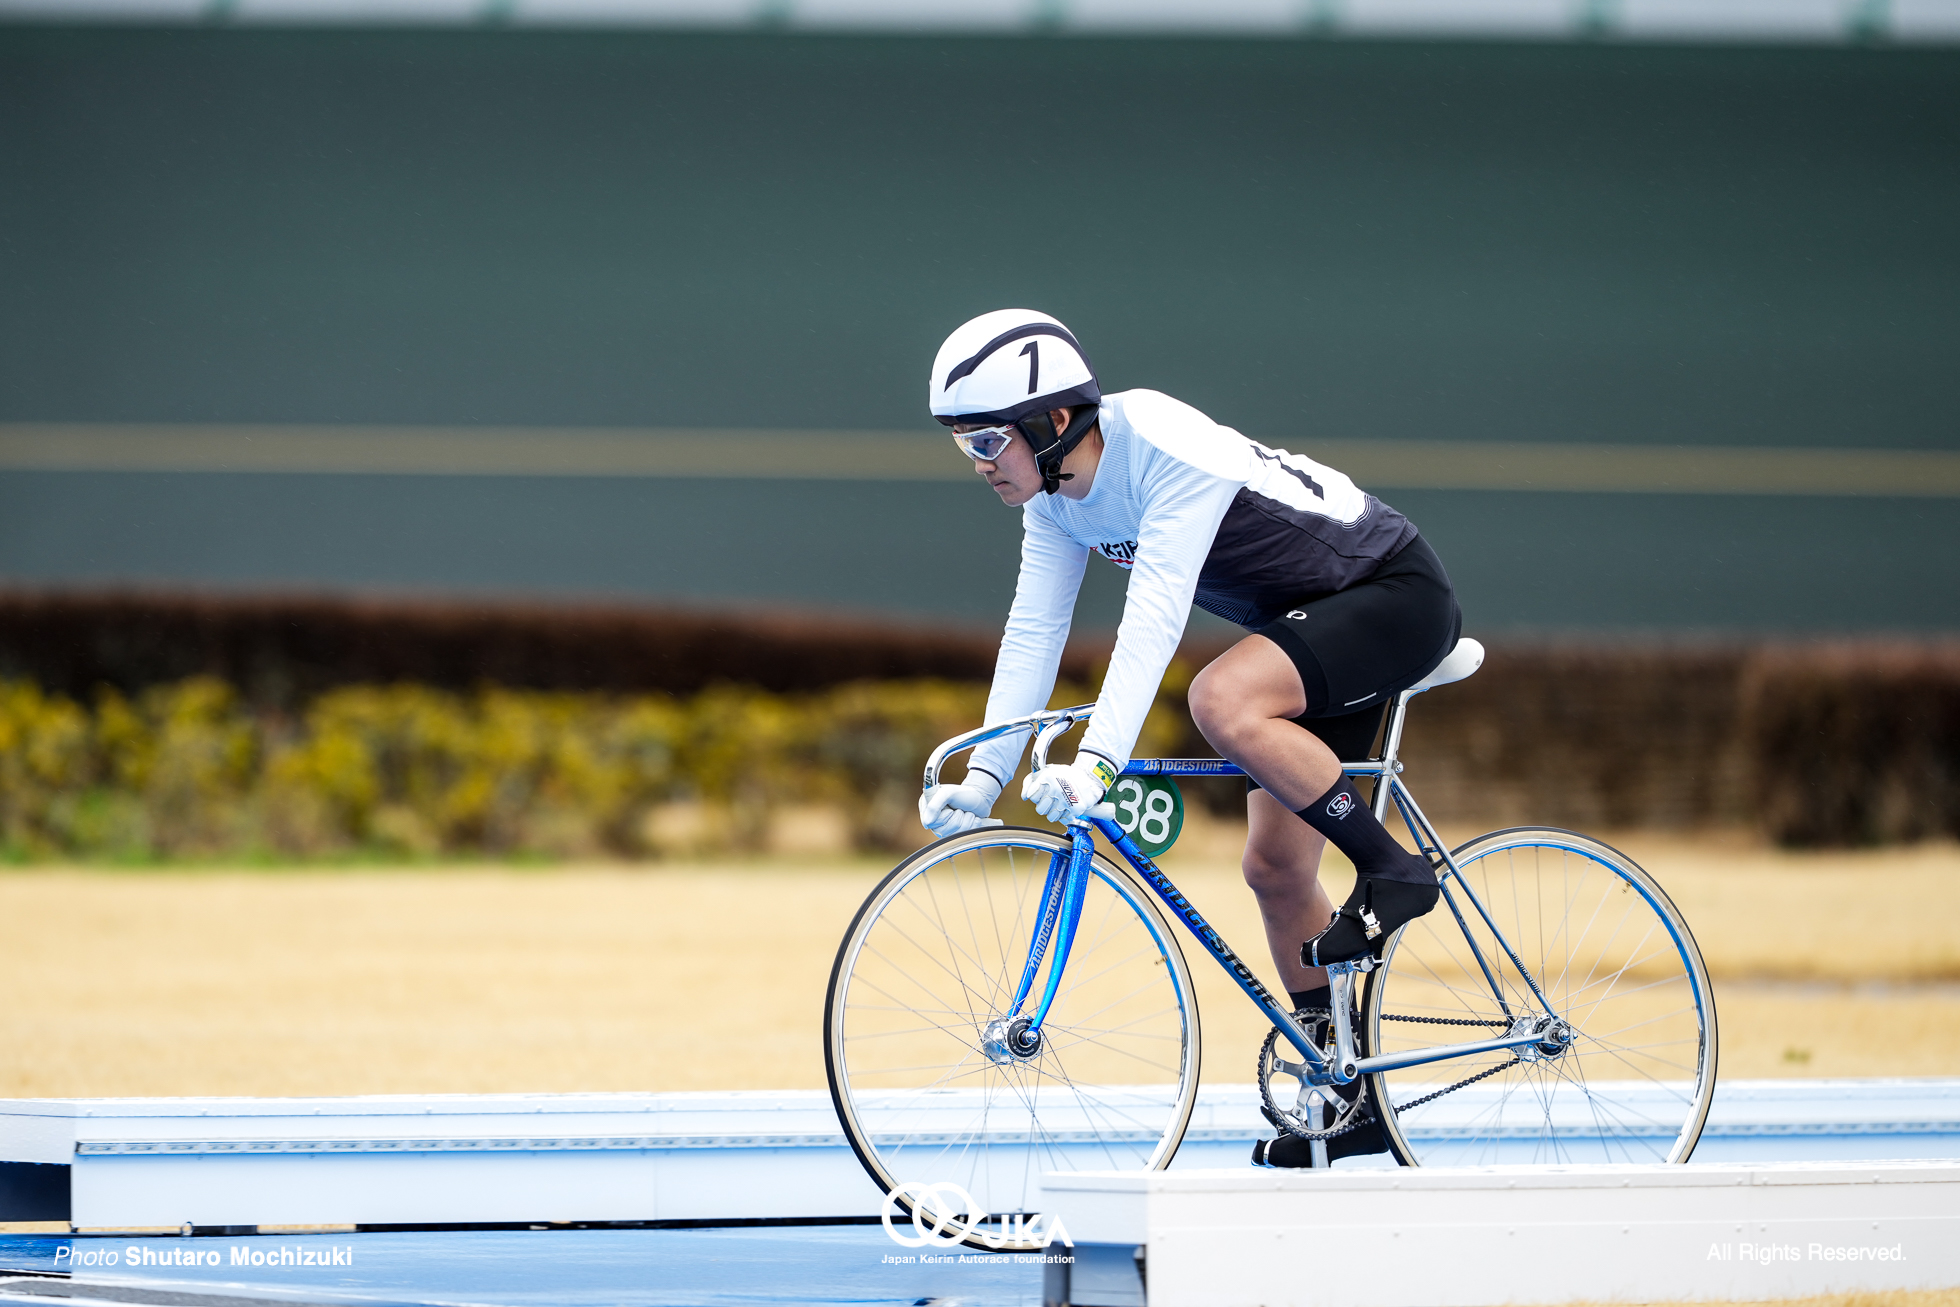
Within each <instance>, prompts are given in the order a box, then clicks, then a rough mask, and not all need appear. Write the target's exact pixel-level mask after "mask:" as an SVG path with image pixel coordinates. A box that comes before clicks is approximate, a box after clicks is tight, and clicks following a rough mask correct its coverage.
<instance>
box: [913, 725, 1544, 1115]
mask: <svg viewBox="0 0 1960 1307" xmlns="http://www.w3.org/2000/svg"><path fill="white" fill-rule="evenodd" d="M1410 697H1411V696H1410V695H1409V693H1408V692H1404V693H1403V694H1401V695H1398V696H1397V697H1396V700H1395V707H1394V714H1393V716H1392V717H1391V719H1390V723H1389V732H1388V737H1387V740H1386V743H1385V746H1384V749H1383V754H1382V758H1381V759H1380V760H1379V761H1369V762H1351V763H1343V764H1342V765H1341V769H1342V771H1343V772H1344V773H1345V774H1346V775H1348V776H1357V777H1373V778H1375V781H1376V786H1375V799H1374V805H1373V806H1374V811H1375V816H1376V818H1377V819H1378V820H1379V819H1382V818H1384V817H1385V816H1386V814H1387V808H1388V804H1389V803H1390V802H1391V801H1392V802H1393V803H1394V804H1395V806H1396V809H1397V811H1398V812H1400V814H1401V815H1402V819H1403V821H1404V822H1405V823H1406V824H1407V825H1408V828H1409V833H1410V834H1411V835H1412V836H1414V838H1415V841H1416V845H1417V847H1418V848H1419V849H1421V850H1422V851H1423V852H1425V853H1431V854H1434V855H1435V856H1436V857H1437V858H1438V859H1439V860H1440V861H1441V864H1442V868H1443V869H1442V871H1441V872H1440V873H1439V876H1438V879H1439V880H1440V882H1441V884H1442V897H1443V900H1444V902H1446V903H1447V904H1448V905H1449V909H1450V912H1451V913H1452V914H1453V915H1454V916H1455V918H1456V921H1457V925H1458V926H1459V928H1461V929H1462V931H1463V937H1464V939H1465V941H1466V942H1467V943H1468V945H1469V948H1470V951H1471V953H1472V955H1473V956H1474V957H1475V958H1476V960H1477V965H1478V966H1479V967H1480V968H1482V970H1483V975H1484V980H1485V983H1487V984H1488V985H1489V986H1490V990H1491V994H1492V996H1493V997H1494V998H1495V999H1496V1001H1497V1003H1498V1006H1499V1010H1500V1011H1502V1012H1503V1013H1504V1015H1505V1016H1506V1017H1507V1018H1509V1017H1514V1016H1515V1014H1514V1013H1513V1012H1512V1011H1511V1007H1510V1005H1509V1004H1508V1003H1507V1002H1506V1000H1505V997H1504V990H1503V986H1502V985H1500V984H1499V983H1498V980H1497V974H1496V971H1495V970H1494V969H1493V967H1492V964H1491V961H1490V959H1489V958H1488V957H1487V956H1486V955H1485V952H1484V950H1483V949H1481V948H1479V947H1478V945H1477V942H1476V938H1475V936H1474V935H1473V934H1472V932H1471V930H1470V928H1469V922H1468V920H1467V919H1466V918H1465V916H1464V912H1463V906H1462V905H1461V904H1460V903H1459V902H1458V899H1459V897H1461V898H1462V899H1464V900H1467V902H1468V903H1469V905H1470V907H1471V908H1472V909H1473V910H1474V912H1475V914H1476V916H1477V917H1478V918H1479V919H1481V920H1482V921H1483V923H1484V925H1485V927H1486V928H1488V929H1489V931H1490V932H1491V936H1492V938H1494V939H1495V940H1496V941H1497V943H1498V945H1499V946H1500V947H1501V948H1502V949H1503V951H1504V954H1505V956H1506V957H1507V958H1508V959H1509V961H1510V962H1511V964H1512V966H1513V967H1514V968H1515V969H1516V971H1517V974H1518V975H1519V976H1520V977H1522V978H1523V980H1524V984H1525V986H1526V987H1527V988H1528V989H1529V990H1530V992H1531V995H1532V997H1533V998H1535V999H1536V1000H1537V1005H1538V1008H1539V1010H1540V1011H1541V1012H1543V1014H1544V1015H1545V1016H1546V1017H1548V1018H1553V1019H1556V1014H1555V1013H1554V1012H1553V1011H1552V1007H1551V1004H1550V1003H1549V1002H1547V1001H1546V999H1545V996H1544V994H1543V993H1541V992H1540V991H1539V988H1538V984H1537V982H1536V981H1535V980H1534V979H1533V978H1532V976H1531V973H1530V970H1529V969H1528V968H1527V967H1526V966H1525V965H1524V963H1523V961H1522V960H1521V959H1519V957H1518V955H1517V952H1516V950H1515V949H1513V948H1512V947H1511V945H1510V943H1509V941H1507V940H1506V939H1505V938H1504V935H1503V932H1501V931H1500V930H1499V929H1498V928H1497V923H1496V921H1495V920H1493V919H1492V917H1491V914H1490V913H1489V911H1488V910H1486V909H1485V907H1484V905H1483V902H1482V901H1481V900H1480V899H1479V898H1478V897H1477V895H1476V892H1475V891H1474V890H1472V889H1471V888H1470V886H1469V884H1468V883H1467V882H1466V881H1465V880H1464V879H1463V876H1462V874H1461V873H1460V871H1459V869H1458V867H1457V865H1456V861H1455V859H1453V858H1452V857H1451V856H1450V853H1449V850H1448V849H1446V848H1444V847H1443V843H1442V840H1441V838H1440V837H1439V836H1437V834H1436V832H1435V828H1434V827H1432V826H1431V825H1430V824H1429V820H1428V818H1426V817H1425V816H1423V814H1422V810H1421V809H1420V808H1418V807H1417V806H1416V803H1415V800H1414V798H1413V797H1411V796H1410V794H1409V792H1408V790H1407V788H1406V787H1405V786H1404V785H1403V784H1402V781H1401V778H1400V775H1399V773H1400V772H1401V770H1402V764H1401V763H1400V762H1398V761H1397V760H1396V757H1395V754H1396V752H1397V750H1398V749H1399V747H1400V744H1401V735H1402V721H1403V717H1404V715H1405V713H1406V710H1407V707H1408V700H1409V698H1410ZM1094 708H1095V705H1094V704H1086V705H1083V706H1081V707H1077V708H1066V709H1061V710H1058V711H1055V712H1046V713H1035V714H1032V715H1030V716H1028V717H1025V718H1021V719H1019V720H1017V721H1013V722H1003V723H1001V724H1000V725H999V726H995V727H990V728H986V729H983V730H980V731H974V732H971V733H970V734H967V735H963V736H960V737H958V738H956V739H953V740H949V741H947V742H946V743H945V744H943V745H941V746H940V747H939V748H938V749H936V750H934V752H933V755H932V757H931V759H930V760H929V761H928V762H927V763H926V772H925V783H926V788H927V789H930V788H932V787H933V786H934V785H936V784H937V783H938V777H939V769H940V768H941V766H943V765H944V763H945V761H946V759H947V758H948V757H950V756H951V755H952V754H953V753H956V752H959V751H961V750H964V749H969V748H972V747H973V746H974V745H977V744H981V743H984V742H985V741H987V740H991V739H996V738H999V737H1000V736H1003V735H1008V734H1012V733H1015V732H1018V731H1024V730H1032V731H1033V732H1034V733H1035V747H1034V765H1035V766H1036V767H1040V766H1043V765H1045V763H1046V760H1047V754H1048V748H1049V746H1050V745H1051V744H1053V743H1054V741H1055V740H1056V739H1057V738H1058V737H1059V736H1060V735H1061V734H1062V733H1063V732H1065V731H1067V730H1068V729H1069V728H1070V727H1072V726H1074V725H1076V724H1077V723H1079V722H1081V721H1084V720H1086V719H1087V718H1088V717H1089V715H1090V714H1091V713H1092V712H1093V711H1094ZM1122 774H1123V775H1125V776H1243V775H1245V772H1244V770H1243V769H1241V768H1240V767H1238V766H1236V765H1235V764H1233V763H1230V762H1227V761H1225V760H1224V759H1223V758H1140V759H1137V760H1135V761H1133V762H1131V763H1130V765H1129V766H1127V767H1125V768H1124V769H1123V772H1122ZM1106 813H1110V810H1109V809H1107V808H1106V807H1105V808H1101V809H1099V810H1091V812H1090V814H1089V816H1088V817H1087V818H1086V819H1077V820H1075V821H1072V822H1070V823H1069V825H1068V831H1069V849H1068V851H1067V852H1066V853H1064V852H1061V851H1059V850H1058V851H1057V852H1056V853H1055V855H1054V857H1053V858H1052V859H1051V860H1050V861H1049V864H1048V875H1047V879H1046V880H1045V881H1044V883H1043V886H1042V898H1041V917H1040V921H1039V924H1038V925H1037V927H1036V929H1035V932H1034V936H1033V939H1032V940H1031V941H1030V942H1029V946H1028V958H1027V962H1026V963H1025V964H1024V965H1023V966H1022V968H1021V978H1020V981H1019V983H1018V984H1016V986H1015V989H1014V1000H1013V1002H1012V1003H1011V1004H1010V1005H1009V1007H1008V1018H1009V1019H1010V1020H1013V1019H1015V1018H1019V1017H1020V1016H1021V1013H1022V1011H1023V1009H1024V1007H1025V1006H1026V1004H1027V1001H1028V997H1029V995H1030V994H1032V993H1033V992H1034V984H1035V978H1036V977H1037V976H1038V975H1039V974H1040V972H1041V967H1042V963H1043V961H1044V960H1045V961H1046V962H1047V963H1048V974H1047V978H1046V980H1045V982H1044V983H1043V985H1042V990H1041V998H1040V1000H1039V1001H1038V1002H1037V1003H1036V1005H1035V1010H1034V1014H1033V1016H1032V1017H1030V1018H1027V1019H1026V1020H1027V1025H1026V1026H1025V1027H1023V1029H1024V1030H1025V1031H1026V1032H1027V1036H1028V1037H1033V1036H1034V1035H1037V1034H1038V1033H1039V1031H1040V1029H1041V1026H1042V1023H1043V1022H1044V1021H1046V1020H1047V1018H1048V1011H1049V1009H1050V1008H1051V1007H1052V1006H1053V1005H1054V1002H1055V996H1056V994H1057V993H1059V992H1060V989H1061V983H1062V974H1063V972H1064V971H1065V970H1066V969H1067V966H1068V958H1069V953H1070V950H1071V949H1072V948H1073V947H1074V944H1075V932H1076V927H1077V925H1078V924H1079V923H1080V921H1081V917H1082V903H1083V899H1084V897H1085V895H1086V892H1087V889H1088V881H1089V876H1090V875H1091V874H1092V873H1091V871H1090V862H1091V859H1093V858H1094V856H1095V837H1094V835H1093V834H1092V829H1093V830H1099V831H1101V832H1102V834H1103V838H1104V839H1106V840H1108V841H1109V843H1110V845H1111V847H1113V848H1114V849H1115V850H1116V851H1117V852H1118V853H1121V854H1122V855H1123V857H1124V859H1125V860H1126V861H1128V862H1129V864H1130V866H1132V867H1133V868H1135V869H1136V872H1137V874H1138V875H1139V876H1141V877H1142V878H1143V880H1144V882H1145V883H1146V884H1148V885H1149V886H1150V887H1151V889H1152V890H1154V891H1155V892H1156V894H1157V896H1158V897H1159V898H1160V899H1162V900H1163V901H1164V904H1165V906H1167V907H1169V908H1170V910H1171V912H1172V913H1173V914H1174V915H1175V916H1176V917H1177V919H1178V920H1180V921H1182V922H1183V923H1184V926H1185V928H1186V929H1187V930H1189V931H1190V932H1191V933H1192V935H1194V936H1195V937H1196V938H1197V939H1198V941H1199V942H1200V943H1201V944H1203V945H1204V946H1205V950H1206V951H1207V952H1208V953H1210V954H1211V956H1212V959H1213V960H1214V961H1216V962H1217V963H1218V965H1219V966H1220V967H1222V968H1224V970H1225V974H1226V975H1228V976H1230V977H1231V978H1232V982H1233V983H1234V984H1236V985H1237V986H1238V987H1239V988H1240V989H1241V990H1243V991H1244V992H1245V995H1246V997H1247V998H1249V999H1251V1000H1252V1002H1253V1004H1254V1005H1255V1006H1257V1007H1258V1008H1259V1010H1260V1012H1262V1013H1263V1014H1264V1015H1265V1017H1266V1019H1267V1020H1269V1021H1271V1022H1272V1023H1273V1025H1274V1026H1276V1027H1278V1029H1279V1032H1280V1034H1281V1035H1282V1036H1284V1037H1285V1039H1286V1041H1287V1043H1289V1044H1291V1045H1292V1046H1293V1048H1294V1049H1295V1051H1297V1052H1298V1053H1299V1054H1300V1056H1301V1057H1302V1058H1303V1059H1304V1065H1305V1067H1306V1068H1308V1071H1309V1074H1308V1075H1307V1077H1306V1078H1307V1079H1308V1080H1309V1081H1310V1082H1311V1083H1313V1084H1320V1085H1326V1084H1347V1083H1349V1082H1351V1081H1353V1080H1354V1079H1355V1078H1356V1077H1358V1076H1363V1075H1369V1074H1373V1073H1376V1072H1382V1071H1397V1070H1401V1069H1403V1068H1405V1067H1412V1066H1421V1065H1424V1064H1426V1063H1430V1062H1441V1061H1445V1060H1448V1059H1451V1058H1458V1057H1468V1056H1474V1055H1476V1054H1479V1053H1486V1052H1495V1051H1498V1050H1501V1049H1508V1048H1521V1047H1524V1046H1525V1045H1527V1044H1534V1043H1538V1042H1539V1041H1541V1040H1542V1039H1543V1038H1544V1036H1543V1035H1542V1034H1541V1033H1539V1032H1537V1031H1536V1030H1534V1029H1529V1028H1527V1029H1525V1030H1523V1031H1516V1030H1515V1026H1514V1032H1513V1033H1507V1034H1506V1035H1504V1036H1502V1037H1499V1038H1496V1039H1482V1040H1476V1041H1473V1042H1468V1043H1462V1044H1448V1045H1443V1046H1439V1047H1436V1048H1423V1049H1408V1050H1404V1051H1402V1052H1398V1053H1393V1054H1384V1055H1381V1056H1376V1057H1356V1056H1355V1049H1354V1043H1353V1032H1352V1030H1351V1028H1350V1023H1349V1022H1348V1021H1347V1020H1346V1013H1347V1011H1348V1010H1349V1009H1350V1007H1351V1005H1352V998H1353V984H1354V977H1355V976H1356V975H1358V974H1364V973H1366V972H1368V971H1370V970H1373V968H1374V961H1373V959H1371V958H1363V959H1360V960H1357V961H1355V962H1347V963H1336V964H1334V965H1333V966H1330V967H1328V968H1327V971H1328V982H1329V984H1330V985H1331V986H1332V987H1333V989H1334V996H1335V1004H1334V1011H1335V1014H1336V1020H1335V1027H1336V1047H1335V1055H1334V1057H1332V1058H1329V1057H1328V1056H1327V1055H1326V1054H1325V1053H1324V1052H1322V1050H1321V1049H1320V1048H1318V1047H1316V1046H1315V1044H1314V1042H1313V1041H1312V1040H1311V1039H1310V1038H1309V1037H1308V1035H1307V1032H1306V1031H1305V1030H1304V1029H1302V1028H1301V1026H1300V1025H1299V1023H1298V1022H1296V1021H1294V1019H1293V1014H1292V1013H1291V1011H1289V1010H1288V1009H1287V1008H1286V1007H1284V1006H1282V1005H1281V1004H1280V1002H1279V1001H1278V1000H1277V999H1275V998H1274V997H1273V995H1272V992H1271V991H1270V990H1268V989H1267V988H1266V986H1265V984H1264V983H1263V982H1261V981H1260V979H1259V978H1258V977H1257V976H1255V975H1254V974H1253V973H1252V969H1251V968H1250V967H1248V966H1247V965H1246V964H1245V962H1244V961H1243V960H1242V959H1241V958H1240V957H1239V955H1238V954H1237V953H1236V952H1234V951H1233V950H1232V947H1231V945H1229V944H1227V943H1226V942H1225V940H1224V938H1223V937H1222V936H1221V935H1219V933H1218V932H1217V931H1216V930H1215V929H1213V927H1212V926H1211V924H1210V923H1209V922H1207V921H1206V920H1205V918H1204V915H1203V914H1202V913H1200V912H1199V911H1198V909H1197V908H1196V906H1194V905H1193V904H1192V902H1191V900H1190V899H1188V898H1186V897H1185V896H1184V893H1183V892H1182V891H1181V890H1179V889H1178V888H1177V886H1176V885H1175V884H1173V883H1172V881H1171V878H1170V877H1169V876H1167V875H1166V874H1164V871H1163V869H1162V868H1160V867H1158V866H1157V864H1156V863H1155V862H1153V861H1151V859H1150V858H1149V857H1148V856H1146V855H1145V854H1144V853H1143V852H1142V851H1141V850H1139V849H1138V848H1137V846H1136V843H1135V841H1133V840H1131V839H1130V837H1129V836H1128V835H1126V834H1125V833H1124V832H1123V829H1122V828H1121V827H1120V826H1118V825H1117V824H1116V822H1115V820H1114V816H1113V813H1110V815H1105V814H1106ZM1016 1024H1017V1025H1018V1022H1017V1023H1016ZM1532 1024H1533V1023H1531V1022H1526V1023H1524V1025H1525V1026H1526V1027H1530V1026H1531V1025H1532Z"/></svg>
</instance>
